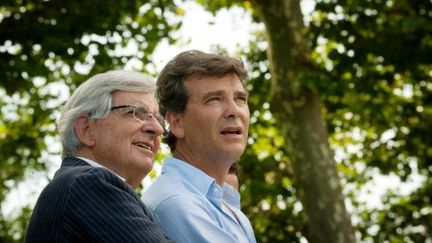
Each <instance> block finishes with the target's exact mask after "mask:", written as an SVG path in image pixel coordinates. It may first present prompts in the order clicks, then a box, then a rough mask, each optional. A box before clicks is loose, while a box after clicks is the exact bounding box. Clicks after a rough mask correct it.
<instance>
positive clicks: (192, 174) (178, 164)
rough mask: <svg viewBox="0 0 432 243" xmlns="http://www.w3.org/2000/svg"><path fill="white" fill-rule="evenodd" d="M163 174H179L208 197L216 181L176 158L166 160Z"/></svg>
mask: <svg viewBox="0 0 432 243" xmlns="http://www.w3.org/2000/svg"><path fill="white" fill-rule="evenodd" d="M161 173H162V174H163V173H170V174H175V175H176V174H177V175H180V176H182V177H185V178H188V179H189V180H188V182H189V183H190V184H192V185H193V186H194V187H195V188H197V189H198V190H199V191H200V192H201V193H202V194H204V195H206V194H207V192H208V190H209V189H210V187H211V185H212V184H213V183H216V180H215V179H214V178H213V177H210V176H209V175H207V174H206V173H205V172H204V171H202V170H200V169H198V168H196V167H195V166H193V165H191V164H189V163H187V162H185V161H183V160H180V159H176V158H172V157H171V158H165V160H164V164H163V166H162V171H161Z"/></svg>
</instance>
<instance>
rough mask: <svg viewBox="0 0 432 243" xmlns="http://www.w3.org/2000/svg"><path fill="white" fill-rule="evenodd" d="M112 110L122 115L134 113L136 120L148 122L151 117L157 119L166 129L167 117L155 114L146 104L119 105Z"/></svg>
mask: <svg viewBox="0 0 432 243" xmlns="http://www.w3.org/2000/svg"><path fill="white" fill-rule="evenodd" d="M111 111H113V112H116V113H117V114H119V115H121V116H125V117H126V116H130V115H132V116H133V118H135V120H137V121H139V122H141V123H146V122H148V121H149V120H151V119H155V120H156V121H157V122H158V123H159V124H160V125H161V126H162V128H163V129H164V130H165V119H164V117H163V116H162V115H160V114H153V113H150V112H148V109H147V107H145V106H137V105H119V106H113V107H111Z"/></svg>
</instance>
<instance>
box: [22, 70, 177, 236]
mask: <svg viewBox="0 0 432 243" xmlns="http://www.w3.org/2000/svg"><path fill="white" fill-rule="evenodd" d="M155 89H156V87H155V84H154V82H153V81H152V80H151V79H150V78H148V77H147V76H145V75H143V74H140V73H137V72H132V71H109V72H106V73H102V74H98V75H95V76H93V77H92V78H90V79H89V80H87V81H86V82H85V83H83V84H82V85H81V86H80V87H79V88H78V89H77V90H76V91H75V93H74V94H73V95H72V97H71V98H70V99H69V101H68V102H67V103H66V105H65V107H64V110H63V113H62V115H61V117H60V120H59V130H60V137H61V142H62V146H63V153H62V157H63V161H62V164H61V167H60V169H59V170H58V171H57V172H56V174H55V176H54V178H53V180H52V181H51V182H50V183H49V184H48V185H47V186H46V188H45V189H44V190H43V191H42V193H41V195H40V197H39V199H38V201H37V203H36V206H35V208H34V211H33V214H32V216H31V219H30V223H29V225H28V229H27V236H26V242H171V241H170V240H168V239H167V237H166V236H165V235H164V234H163V233H162V231H161V229H160V227H159V225H158V224H157V223H156V222H155V221H154V219H153V216H152V214H151V213H150V212H149V211H148V209H147V208H146V206H145V205H144V204H143V203H142V202H141V200H140V199H139V197H138V196H137V194H136V193H135V191H134V190H135V189H136V187H137V186H138V185H139V184H140V183H141V180H142V179H143V178H144V177H145V176H146V175H147V173H148V172H149V171H150V170H151V169H152V166H153V161H154V159H155V156H156V153H157V152H158V149H159V145H160V141H159V138H160V135H161V134H162V133H163V118H162V117H161V116H160V115H159V113H158V106H157V103H156V100H155V98H154V92H155Z"/></svg>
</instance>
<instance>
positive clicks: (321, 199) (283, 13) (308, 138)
mask: <svg viewBox="0 0 432 243" xmlns="http://www.w3.org/2000/svg"><path fill="white" fill-rule="evenodd" d="M252 4H253V7H254V9H255V10H256V11H257V13H258V16H259V17H260V18H261V20H262V21H263V22H264V24H265V26H266V30H267V32H266V33H267V40H268V44H269V48H268V53H267V54H268V59H269V62H270V70H271V74H272V93H271V108H270V109H271V111H272V113H273V115H274V117H275V118H276V121H277V123H276V126H277V127H278V129H280V131H281V134H282V135H283V136H284V137H285V138H286V152H287V153H288V155H289V158H290V160H291V163H292V169H293V172H294V181H295V187H296V189H297V190H298V193H299V198H300V200H301V201H302V203H303V206H304V209H305V212H306V214H307V216H308V225H307V226H308V227H307V228H308V230H307V232H305V236H306V237H307V239H308V240H309V242H311V243H320V242H323V243H328V242H332V243H352V242H355V237H354V230H353V228H352V226H351V220H350V216H349V214H348V213H347V211H346V208H345V204H344V198H343V195H342V190H341V187H340V182H339V177H338V175H337V170H336V163H335V161H334V158H333V153H332V151H331V149H330V147H329V144H328V134H327V130H326V125H325V122H324V120H323V118H322V117H321V113H320V111H321V104H320V99H319V96H318V94H317V93H316V92H313V91H311V90H309V89H307V88H306V87H304V86H302V84H301V82H300V76H301V73H304V72H307V69H308V68H309V67H311V66H312V65H311V63H310V59H309V56H310V50H309V49H308V47H307V41H306V39H305V37H304V36H303V31H304V23H303V16H302V13H301V10H300V3H299V0H272V1H267V0H253V1H252Z"/></svg>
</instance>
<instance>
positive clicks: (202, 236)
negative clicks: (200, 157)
mask: <svg viewBox="0 0 432 243" xmlns="http://www.w3.org/2000/svg"><path fill="white" fill-rule="evenodd" d="M142 200H143V202H144V204H146V206H148V207H149V208H150V210H152V211H153V213H154V214H155V215H156V218H157V220H158V221H159V224H160V225H161V227H162V230H163V231H164V232H165V234H166V235H167V236H168V237H169V238H171V239H173V240H175V241H177V242H180V243H182V242H191V243H192V242H193V243H196V242H200V243H202V242H217V243H219V242H221V243H224V242H227V243H234V242H252V243H255V242H256V240H255V236H254V232H253V229H252V226H251V224H250V222H249V220H248V218H247V217H246V216H245V215H244V214H243V212H242V211H241V210H240V194H239V193H238V191H237V190H236V189H234V188H233V187H232V186H230V185H228V183H225V185H224V187H223V188H222V187H221V186H219V185H218V184H217V183H216V181H215V179H213V178H212V177H210V176H208V175H207V174H206V173H204V172H203V171H201V170H199V169H198V168H196V167H194V166H192V165H190V164H188V163H186V162H184V161H182V160H179V159H175V158H167V159H165V161H164V164H163V166H162V173H161V175H160V176H159V177H158V178H157V179H156V180H155V181H154V182H153V184H152V185H151V186H150V187H149V188H148V189H147V190H146V191H145V192H144V194H143V196H142Z"/></svg>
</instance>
